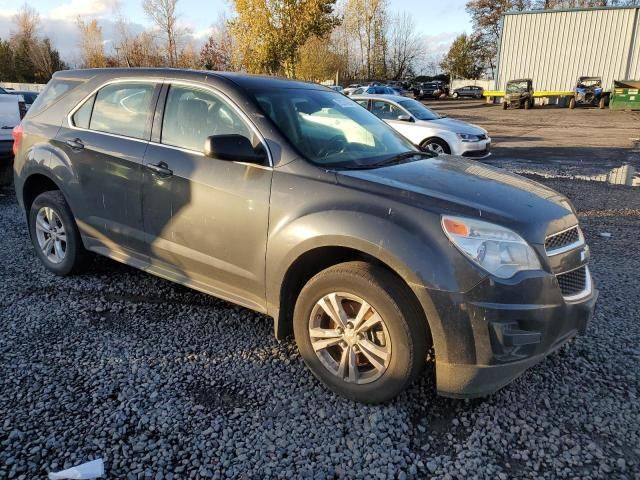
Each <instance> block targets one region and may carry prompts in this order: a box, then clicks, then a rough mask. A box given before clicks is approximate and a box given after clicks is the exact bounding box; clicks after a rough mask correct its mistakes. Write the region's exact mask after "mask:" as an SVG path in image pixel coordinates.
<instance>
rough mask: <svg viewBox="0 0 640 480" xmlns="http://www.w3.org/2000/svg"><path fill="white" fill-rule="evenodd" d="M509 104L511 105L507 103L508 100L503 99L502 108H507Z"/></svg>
mask: <svg viewBox="0 0 640 480" xmlns="http://www.w3.org/2000/svg"><path fill="white" fill-rule="evenodd" d="M508 106H509V104H508V103H507V101H506V100H503V101H502V109H503V110H506V109H507V107H508Z"/></svg>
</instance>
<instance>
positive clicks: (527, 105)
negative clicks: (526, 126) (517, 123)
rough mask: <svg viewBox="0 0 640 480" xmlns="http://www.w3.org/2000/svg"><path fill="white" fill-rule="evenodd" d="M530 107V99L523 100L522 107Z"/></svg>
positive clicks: (527, 108) (526, 108)
mask: <svg viewBox="0 0 640 480" xmlns="http://www.w3.org/2000/svg"><path fill="white" fill-rule="evenodd" d="M530 108H531V101H530V100H525V101H524V109H525V110H529V109H530Z"/></svg>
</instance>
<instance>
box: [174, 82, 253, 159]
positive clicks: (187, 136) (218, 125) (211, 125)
mask: <svg viewBox="0 0 640 480" xmlns="http://www.w3.org/2000/svg"><path fill="white" fill-rule="evenodd" d="M228 134H237V135H242V136H244V137H247V138H248V139H251V137H252V135H251V131H250V130H249V127H248V126H247V125H246V124H245V122H244V121H243V120H242V119H241V118H240V116H239V115H238V114H237V113H236V112H235V110H234V109H233V108H232V107H231V106H229V104H227V103H226V102H225V101H223V100H222V99H221V98H220V97H218V96H217V95H215V94H214V93H212V92H209V91H206V90H200V89H198V88H194V87H182V86H172V87H171V88H170V89H169V95H168V97H167V104H166V107H165V111H164V119H163V121H162V143H164V144H166V145H173V146H175V147H181V148H187V149H189V150H195V151H198V152H202V151H203V149H204V141H205V139H206V138H207V137H209V136H212V135H228Z"/></svg>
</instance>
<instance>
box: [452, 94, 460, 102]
mask: <svg viewBox="0 0 640 480" xmlns="http://www.w3.org/2000/svg"><path fill="white" fill-rule="evenodd" d="M459 96H460V95H459V94H458V92H453V98H455V99H456V100H457V99H458V97H459Z"/></svg>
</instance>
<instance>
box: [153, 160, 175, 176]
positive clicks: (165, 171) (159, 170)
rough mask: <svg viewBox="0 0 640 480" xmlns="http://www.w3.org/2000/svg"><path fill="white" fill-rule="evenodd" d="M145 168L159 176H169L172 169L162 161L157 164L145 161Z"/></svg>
mask: <svg viewBox="0 0 640 480" xmlns="http://www.w3.org/2000/svg"><path fill="white" fill-rule="evenodd" d="M147 168H148V169H149V170H151V171H152V172H153V173H155V174H156V175H158V176H159V177H170V176H171V175H173V170H171V169H170V168H169V165H167V164H166V163H164V162H160V163H158V164H157V165H156V164H153V163H147Z"/></svg>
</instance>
